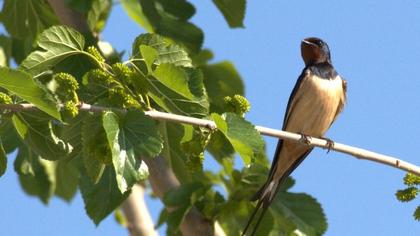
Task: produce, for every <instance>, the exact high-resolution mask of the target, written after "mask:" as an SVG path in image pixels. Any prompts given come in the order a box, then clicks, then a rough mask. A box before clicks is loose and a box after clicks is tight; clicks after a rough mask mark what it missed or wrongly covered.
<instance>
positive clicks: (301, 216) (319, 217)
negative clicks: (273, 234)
mask: <svg viewBox="0 0 420 236" xmlns="http://www.w3.org/2000/svg"><path fill="white" fill-rule="evenodd" d="M272 208H273V209H274V210H275V211H277V212H278V213H280V214H282V217H284V221H286V222H283V224H288V223H287V222H289V224H291V225H295V226H296V229H297V230H299V231H301V232H302V233H304V234H305V235H309V236H312V235H313V236H315V235H322V234H324V233H325V231H326V230H327V219H326V217H325V214H324V212H323V210H322V207H321V205H320V204H319V203H318V202H317V201H316V199H315V198H313V197H311V196H310V195H307V194H303V193H289V192H287V193H285V192H281V193H280V194H278V196H277V197H276V199H275V200H274V202H273V203H272ZM276 215H277V214H276Z"/></svg>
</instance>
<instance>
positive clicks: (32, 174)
mask: <svg viewBox="0 0 420 236" xmlns="http://www.w3.org/2000/svg"><path fill="white" fill-rule="evenodd" d="M14 165H15V170H16V171H17V173H18V174H19V181H20V184H21V185H22V188H23V190H24V191H25V192H26V193H27V194H29V195H34V196H37V197H39V198H40V199H41V201H42V202H43V203H45V204H47V203H48V201H49V199H50V198H51V196H52V195H53V193H54V190H55V183H56V179H55V163H54V162H52V161H47V160H44V159H42V158H41V157H40V156H38V155H36V154H35V153H34V152H32V151H31V150H29V149H28V148H27V147H25V146H21V147H20V148H19V152H18V154H17V156H16V160H15V163H14Z"/></svg>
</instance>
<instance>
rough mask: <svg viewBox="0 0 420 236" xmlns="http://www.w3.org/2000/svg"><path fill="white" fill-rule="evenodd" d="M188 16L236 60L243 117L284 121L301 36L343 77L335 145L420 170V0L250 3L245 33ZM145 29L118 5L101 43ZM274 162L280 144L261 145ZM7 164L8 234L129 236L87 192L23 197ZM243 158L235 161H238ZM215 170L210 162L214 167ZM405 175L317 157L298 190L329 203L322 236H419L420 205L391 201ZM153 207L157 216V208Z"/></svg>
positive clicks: (210, 12)
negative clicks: (94, 218)
mask: <svg viewBox="0 0 420 236" xmlns="http://www.w3.org/2000/svg"><path fill="white" fill-rule="evenodd" d="M192 2H193V4H195V5H196V6H197V15H196V16H195V17H194V19H193V21H194V22H195V23H196V24H197V25H199V26H200V27H201V28H202V29H204V32H205V42H204V45H205V47H208V48H211V49H212V50H213V51H214V53H215V56H216V58H215V61H219V60H225V59H228V60H232V61H233V62H234V63H235V65H236V66H237V68H238V70H239V71H240V73H241V75H242V77H243V79H244V82H245V85H246V96H247V98H248V99H249V101H250V102H251V104H252V110H251V112H250V113H249V114H248V115H247V119H249V120H250V121H252V122H253V123H254V124H258V125H264V126H269V127H274V128H280V127H281V126H282V119H283V114H284V110H285V106H286V103H287V100H288V98H289V95H290V92H291V90H292V88H293V85H294V84H295V82H296V79H297V77H298V75H299V74H300V72H301V70H302V69H303V62H302V60H301V58H300V46H299V45H300V40H301V39H303V38H305V37H308V36H317V37H320V38H322V39H324V40H325V41H326V42H327V43H328V44H329V46H330V49H331V54H332V60H333V64H334V66H335V68H336V69H337V71H338V72H339V73H340V74H341V75H342V76H343V77H344V78H346V79H347V82H348V103H347V106H346V107H345V110H344V112H343V113H342V114H341V116H340V118H339V119H338V120H337V121H336V123H335V124H334V125H333V126H332V128H331V130H330V131H329V133H328V135H327V136H328V137H330V138H331V139H333V140H335V141H337V142H342V143H346V144H350V145H355V146H358V147H363V148H366V149H369V150H372V151H377V152H381V153H384V154H389V155H393V156H395V157H399V158H401V159H403V160H407V161H410V162H412V163H414V164H417V165H420V155H419V153H418V147H419V146H420V138H419V135H420V125H419V124H420V122H419V121H420V92H419V91H420V76H419V74H417V69H419V68H420V2H419V1H415V0H400V1H387V0H385V1H373V0H364V1H357V0H355V1H348V0H347V1H342V0H335V1H325V0H319V1H284V0H266V1H248V4H247V12H246V18H245V26H246V27H245V28H244V29H236V30H231V29H229V28H228V26H227V24H226V23H225V21H224V19H223V18H222V16H221V14H220V13H219V12H218V11H217V10H216V8H215V7H214V5H213V4H212V3H211V1H209V0H207V1H200V0H194V1H192ZM141 32H142V30H141V29H140V28H139V27H138V26H137V25H136V24H134V23H133V22H131V21H130V20H129V19H128V18H127V16H125V14H124V12H123V11H122V9H121V8H120V6H118V5H117V6H116V7H115V9H114V11H113V12H112V14H111V18H110V20H109V22H108V25H107V28H106V30H105V32H104V34H103V39H105V40H108V41H110V42H111V43H112V44H113V45H114V46H115V47H116V48H117V49H118V50H123V49H125V50H126V51H130V48H131V43H132V41H133V40H134V38H135V37H136V36H137V35H138V34H140V33H141ZM266 141H267V151H268V153H269V156H271V155H272V154H273V152H274V149H275V144H276V142H277V141H276V140H275V139H273V138H266ZM13 159H14V157H12V156H11V157H10V158H9V169H8V170H7V173H6V174H5V175H4V176H3V177H1V178H0V189H1V192H0V209H1V212H2V216H1V217H0V228H1V234H2V235H126V231H125V229H123V228H121V227H120V226H118V225H117V224H116V223H115V221H114V219H113V217H108V219H107V220H105V221H104V222H102V223H101V225H100V226H99V227H98V228H96V227H95V226H94V224H93V223H92V222H91V221H90V219H89V218H88V217H87V216H86V214H85V212H84V209H83V202H82V200H81V197H80V194H78V195H77V197H76V198H75V199H74V201H73V202H72V203H71V204H67V203H65V202H63V201H61V200H59V199H53V200H52V201H51V202H50V204H49V206H48V207H45V206H44V205H43V204H42V203H41V202H40V201H39V200H38V199H36V198H32V197H28V196H26V195H25V194H24V193H23V192H22V190H21V189H20V186H19V185H18V181H17V176H16V174H15V173H14V171H13V163H12V162H13ZM238 161H239V160H238ZM209 168H211V166H210V167H209ZM404 174H405V173H404V172H402V171H400V170H397V169H394V168H390V167H388V166H383V165H379V164H375V163H371V162H367V161H361V160H357V159H355V158H353V157H350V156H347V155H344V154H340V153H336V152H330V153H329V154H326V152H325V151H324V150H315V151H314V152H312V153H311V155H310V156H309V157H308V158H307V159H306V161H305V162H304V163H303V164H302V165H301V166H300V167H299V168H298V169H297V170H296V171H295V172H294V173H293V176H294V177H295V178H296V179H297V184H296V186H295V187H294V188H293V189H292V191H295V192H306V193H309V194H311V195H312V196H314V197H316V198H317V200H318V201H319V202H320V203H321V204H322V206H323V208H324V210H325V213H326V215H327V218H328V224H329V227H328V231H327V233H326V235H328V236H331V235H341V236H346V235H349V236H350V235H352V236H353V235H382V236H386V235H420V222H416V221H414V220H413V218H412V213H413V211H414V209H415V207H416V206H417V205H418V204H419V203H420V201H419V200H417V201H414V202H413V203H405V204H403V203H400V202H398V201H397V200H396V199H395V196H394V194H395V192H396V190H397V189H399V188H401V187H403V184H402V177H403V176H404ZM148 201H149V202H150V203H151V204H153V205H152V206H153V207H152V208H151V209H153V210H152V215H153V217H154V218H155V219H156V218H157V216H158V213H159V212H158V210H157V209H159V208H160V205H159V203H158V202H157V201H156V200H150V199H149V200H148Z"/></svg>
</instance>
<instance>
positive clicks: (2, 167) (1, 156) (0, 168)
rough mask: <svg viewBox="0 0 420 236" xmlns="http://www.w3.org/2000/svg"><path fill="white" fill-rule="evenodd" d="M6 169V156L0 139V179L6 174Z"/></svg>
mask: <svg viewBox="0 0 420 236" xmlns="http://www.w3.org/2000/svg"><path fill="white" fill-rule="evenodd" d="M6 169H7V156H6V152H5V151H4V148H3V144H2V142H1V139H0V177H1V176H2V175H3V174H4V173H5V172H6Z"/></svg>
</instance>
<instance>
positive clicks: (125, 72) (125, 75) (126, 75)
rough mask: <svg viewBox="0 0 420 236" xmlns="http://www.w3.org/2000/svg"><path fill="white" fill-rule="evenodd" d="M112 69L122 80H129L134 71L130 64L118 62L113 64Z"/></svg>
mask: <svg viewBox="0 0 420 236" xmlns="http://www.w3.org/2000/svg"><path fill="white" fill-rule="evenodd" d="M112 71H113V72H114V74H115V77H117V78H118V79H120V80H121V81H127V82H129V79H130V76H131V74H132V73H133V72H132V71H131V70H130V68H128V66H126V65H124V64H122V63H120V62H118V63H115V64H113V65H112Z"/></svg>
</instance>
